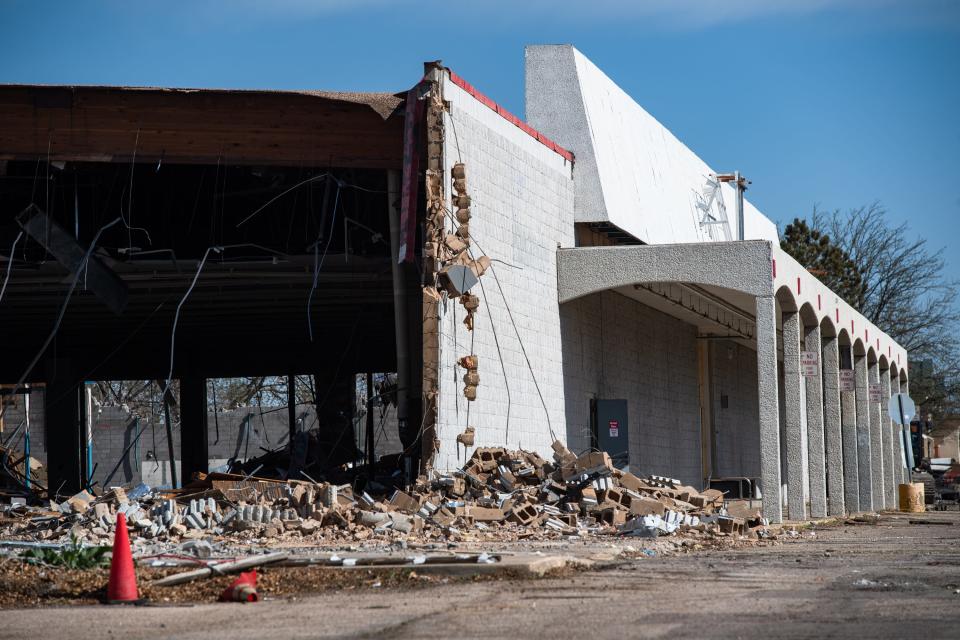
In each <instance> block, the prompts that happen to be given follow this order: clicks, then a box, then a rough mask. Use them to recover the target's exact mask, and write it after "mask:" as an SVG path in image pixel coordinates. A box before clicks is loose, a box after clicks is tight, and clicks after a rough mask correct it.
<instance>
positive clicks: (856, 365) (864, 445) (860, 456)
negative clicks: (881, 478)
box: [853, 355, 873, 511]
mask: <svg viewBox="0 0 960 640" xmlns="http://www.w3.org/2000/svg"><path fill="white" fill-rule="evenodd" d="M853 370H854V373H855V375H856V381H857V472H858V475H859V479H858V481H859V485H860V511H873V476H872V467H871V466H870V465H871V459H870V402H869V400H870V399H869V398H868V396H867V391H868V389H867V356H866V355H862V356H858V355H854V356H853Z"/></svg>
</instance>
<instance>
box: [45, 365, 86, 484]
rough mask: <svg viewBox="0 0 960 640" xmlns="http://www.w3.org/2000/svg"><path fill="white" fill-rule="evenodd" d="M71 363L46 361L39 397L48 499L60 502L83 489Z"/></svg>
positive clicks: (80, 413) (80, 414) (80, 412)
mask: <svg viewBox="0 0 960 640" xmlns="http://www.w3.org/2000/svg"><path fill="white" fill-rule="evenodd" d="M77 375H78V374H77V371H76V367H75V365H74V363H73V361H71V360H68V359H63V358H56V359H55V358H50V359H49V360H48V361H47V362H46V389H45V390H44V394H43V410H44V415H43V426H44V429H43V436H44V444H45V445H46V450H47V465H46V466H47V469H46V470H47V487H48V489H49V491H50V493H51V496H50V497H51V499H55V496H54V494H56V497H57V498H56V499H63V498H68V497H70V496H72V495H73V494H75V493H77V492H79V491H80V490H81V489H82V488H83V486H84V484H85V483H84V481H83V462H82V451H83V448H84V442H85V438H84V404H85V403H83V402H81V396H82V394H83V384H82V383H81V382H79V381H78V379H77Z"/></svg>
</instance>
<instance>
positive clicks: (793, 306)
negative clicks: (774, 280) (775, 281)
mask: <svg viewBox="0 0 960 640" xmlns="http://www.w3.org/2000/svg"><path fill="white" fill-rule="evenodd" d="M774 297H775V298H776V299H777V305H778V306H779V307H780V311H783V312H788V313H790V312H796V311H797V310H798V307H797V298H796V297H795V296H794V295H793V291H791V290H790V287H788V286H786V285H784V286H782V287H780V288H779V289H777V292H776V293H775V294H774Z"/></svg>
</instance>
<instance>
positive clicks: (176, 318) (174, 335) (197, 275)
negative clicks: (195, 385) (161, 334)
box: [162, 247, 223, 396]
mask: <svg viewBox="0 0 960 640" xmlns="http://www.w3.org/2000/svg"><path fill="white" fill-rule="evenodd" d="M211 251H216V252H217V253H219V252H221V251H223V248H222V247H207V250H206V251H204V252H203V259H202V260H200V264H199V265H198V266H197V272H196V273H195V274H194V276H193V281H192V282H191V283H190V287H189V288H188V289H187V292H186V293H185V294H183V297H182V298H181V299H180V304H178V305H177V312H176V313H175V314H174V316H173V331H171V332H170V371H169V373H168V374H167V380H166V385H164V387H163V394H162V395H164V396H166V394H167V391H168V390H169V389H170V384H171V382H172V381H173V351H174V345H175V344H176V340H177V322H179V320H180V309H181V308H183V303H184V302H186V301H187V298H189V297H190V293H191V292H192V291H193V288H194V287H195V286H196V285H197V279H198V278H200V272H201V271H203V265H205V264H206V263H207V257H208V256H209V255H210V252H211Z"/></svg>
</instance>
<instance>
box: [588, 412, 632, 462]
mask: <svg viewBox="0 0 960 640" xmlns="http://www.w3.org/2000/svg"><path fill="white" fill-rule="evenodd" d="M590 418H591V420H590V422H591V425H590V426H591V430H592V436H593V438H592V443H593V446H594V447H595V448H597V449H599V450H600V451H606V452H607V453H608V454H609V455H610V460H611V461H612V462H613V464H614V466H616V467H617V468H618V469H626V468H627V467H628V466H629V464H630V439H629V434H630V430H629V429H628V424H627V401H626V400H601V399H599V398H595V399H593V400H591V401H590Z"/></svg>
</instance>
